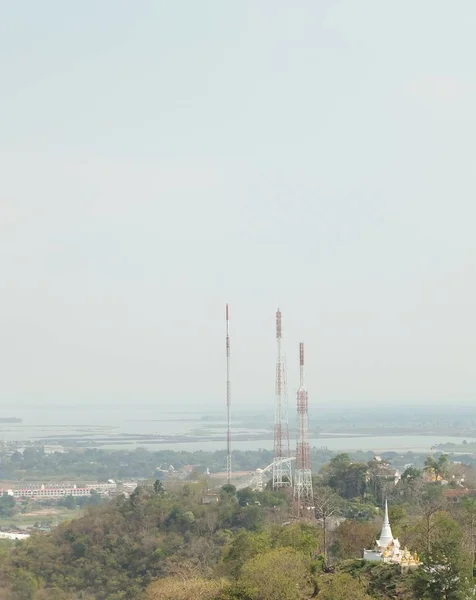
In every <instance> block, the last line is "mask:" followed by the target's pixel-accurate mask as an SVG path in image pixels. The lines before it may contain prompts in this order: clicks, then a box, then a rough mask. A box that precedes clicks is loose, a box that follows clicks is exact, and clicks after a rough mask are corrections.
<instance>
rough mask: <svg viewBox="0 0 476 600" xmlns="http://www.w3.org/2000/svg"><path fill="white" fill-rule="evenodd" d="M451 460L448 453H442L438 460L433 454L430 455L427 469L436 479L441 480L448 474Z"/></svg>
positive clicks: (426, 463) (426, 462) (427, 460)
mask: <svg viewBox="0 0 476 600" xmlns="http://www.w3.org/2000/svg"><path fill="white" fill-rule="evenodd" d="M448 467H449V460H448V455H447V454H440V456H439V457H438V459H437V460H435V459H434V458H433V456H428V458H427V459H426V461H425V471H426V472H427V473H429V474H430V475H431V476H432V477H433V478H434V480H435V481H441V480H442V479H446V477H447V476H448Z"/></svg>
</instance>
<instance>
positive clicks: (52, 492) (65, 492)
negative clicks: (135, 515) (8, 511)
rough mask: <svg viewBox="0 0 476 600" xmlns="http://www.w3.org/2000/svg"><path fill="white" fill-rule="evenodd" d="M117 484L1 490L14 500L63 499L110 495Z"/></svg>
mask: <svg viewBox="0 0 476 600" xmlns="http://www.w3.org/2000/svg"><path fill="white" fill-rule="evenodd" d="M116 488H117V484H115V483H90V484H87V485H85V486H84V487H78V486H77V485H76V484H67V485H65V486H54V487H46V486H45V485H39V486H29V487H24V488H17V489H9V490H0V493H1V494H7V495H8V496H13V497H14V498H42V499H47V498H62V497H63V496H74V497H76V498H77V497H79V496H90V495H91V490H94V491H96V492H98V493H99V494H108V493H110V492H112V491H114V490H116Z"/></svg>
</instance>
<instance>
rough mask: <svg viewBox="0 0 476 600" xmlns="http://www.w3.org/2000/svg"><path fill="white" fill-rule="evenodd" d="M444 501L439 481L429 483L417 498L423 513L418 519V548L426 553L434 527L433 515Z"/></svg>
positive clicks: (428, 550) (429, 550) (428, 549)
mask: <svg viewBox="0 0 476 600" xmlns="http://www.w3.org/2000/svg"><path fill="white" fill-rule="evenodd" d="M444 504H445V501H444V498H443V495H442V487H441V485H440V484H439V483H429V484H428V485H427V486H426V487H425V488H424V489H423V491H422V493H421V495H420V499H419V509H420V512H421V514H422V515H423V517H422V519H421V520H420V523H419V526H418V528H417V529H418V530H419V533H420V535H419V538H420V540H419V541H420V543H419V548H418V549H419V550H420V551H425V552H426V553H427V554H430V552H431V544H432V540H433V530H434V528H435V522H434V517H435V515H436V514H437V513H438V512H439V511H440V510H441V509H442V508H443V507H444Z"/></svg>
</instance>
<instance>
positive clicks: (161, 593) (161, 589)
mask: <svg viewBox="0 0 476 600" xmlns="http://www.w3.org/2000/svg"><path fill="white" fill-rule="evenodd" d="M228 587H229V583H228V582H227V581H226V580H222V579H220V580H213V579H203V578H202V577H192V578H190V579H185V580H184V579H182V578H181V577H166V578H165V579H159V580H158V581H154V583H152V584H151V585H150V586H149V587H148V588H147V590H146V594H145V597H146V600H190V599H191V598H193V599H194V600H195V599H196V600H218V598H219V596H221V595H222V594H223V592H224V591H225V590H226V589H227V588H228Z"/></svg>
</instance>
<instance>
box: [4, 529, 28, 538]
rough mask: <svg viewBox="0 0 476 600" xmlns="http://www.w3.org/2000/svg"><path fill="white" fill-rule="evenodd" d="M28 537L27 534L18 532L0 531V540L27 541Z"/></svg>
mask: <svg viewBox="0 0 476 600" xmlns="http://www.w3.org/2000/svg"><path fill="white" fill-rule="evenodd" d="M29 537H30V534H29V533H21V532H20V531H0V540H27V539H28V538H29Z"/></svg>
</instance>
